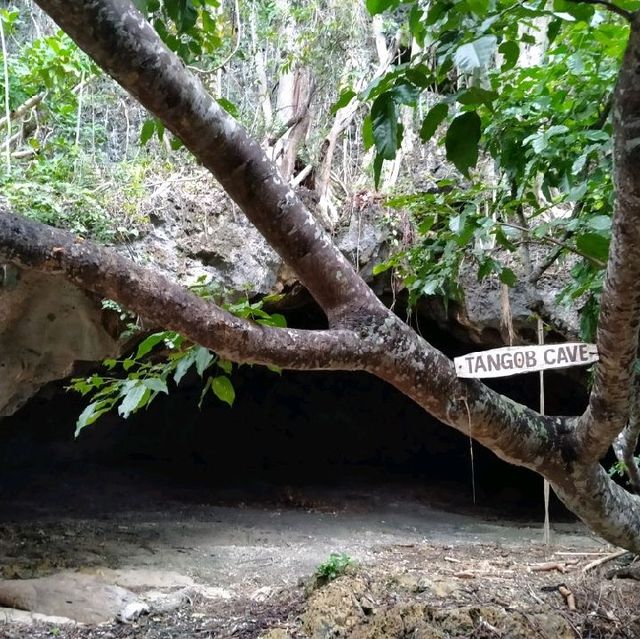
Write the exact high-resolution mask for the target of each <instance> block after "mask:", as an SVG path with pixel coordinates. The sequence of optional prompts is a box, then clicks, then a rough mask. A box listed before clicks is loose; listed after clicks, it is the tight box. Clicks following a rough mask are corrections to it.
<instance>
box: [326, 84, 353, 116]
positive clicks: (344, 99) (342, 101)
mask: <svg viewBox="0 0 640 639" xmlns="http://www.w3.org/2000/svg"><path fill="white" fill-rule="evenodd" d="M356 95H357V93H356V92H355V91H354V90H353V89H345V90H344V91H343V92H342V93H341V94H340V97H339V98H338V99H337V101H336V103H335V104H334V105H333V106H332V107H331V109H330V110H329V113H331V115H335V114H336V113H337V112H338V111H339V110H340V109H343V108H344V107H346V106H347V105H348V104H349V103H350V102H351V100H353V98H355V97H356Z"/></svg>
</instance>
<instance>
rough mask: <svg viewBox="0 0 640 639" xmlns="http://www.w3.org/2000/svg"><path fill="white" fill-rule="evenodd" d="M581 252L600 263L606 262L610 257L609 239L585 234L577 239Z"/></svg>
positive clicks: (598, 235) (595, 234) (593, 234)
mask: <svg viewBox="0 0 640 639" xmlns="http://www.w3.org/2000/svg"><path fill="white" fill-rule="evenodd" d="M576 246H577V247H578V249H579V250H580V251H582V252H583V253H585V254H586V255H588V256H589V257H592V258H594V259H596V260H599V261H600V262H606V261H607V257H608V255H609V238H607V237H605V236H604V235H600V234H599V233H584V234H583V235H578V237H577V238H576Z"/></svg>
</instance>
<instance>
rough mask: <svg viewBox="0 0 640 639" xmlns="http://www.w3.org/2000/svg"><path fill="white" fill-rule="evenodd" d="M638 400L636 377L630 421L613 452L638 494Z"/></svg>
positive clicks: (619, 436) (639, 477)
mask: <svg viewBox="0 0 640 639" xmlns="http://www.w3.org/2000/svg"><path fill="white" fill-rule="evenodd" d="M638 402H640V389H639V388H638V380H637V379H636V383H635V386H634V393H633V397H632V400H631V408H630V410H629V423H628V424H627V425H626V426H625V428H624V430H623V431H622V432H621V433H620V434H619V435H618V436H617V437H616V438H615V440H614V442H613V452H614V453H615V454H616V459H617V460H618V461H619V462H620V463H621V464H622V465H623V466H624V472H625V474H626V475H627V478H628V479H629V483H630V484H631V487H632V488H633V490H634V491H635V493H636V494H637V495H638V494H640V468H638V463H637V462H636V458H635V453H636V449H637V448H638V437H640V414H638V410H640V405H639V403H638Z"/></svg>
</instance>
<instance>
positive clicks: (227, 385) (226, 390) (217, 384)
mask: <svg viewBox="0 0 640 639" xmlns="http://www.w3.org/2000/svg"><path fill="white" fill-rule="evenodd" d="M211 390H212V391H213V393H214V395H215V396H216V397H217V398H218V399H220V400H222V401H223V402H226V403H227V404H229V406H233V402H234V400H235V398H236V392H235V390H234V389H233V384H232V383H231V380H230V379H229V378H228V377H227V376H226V375H218V376H217V377H214V378H213V380H212V381H211Z"/></svg>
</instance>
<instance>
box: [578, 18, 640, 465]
mask: <svg viewBox="0 0 640 639" xmlns="http://www.w3.org/2000/svg"><path fill="white" fill-rule="evenodd" d="M639 74H640V13H637V14H636V15H635V17H634V19H633V22H632V25H631V35H630V39H629V44H628V47H627V51H626V53H625V56H624V60H623V63H622V68H621V70H620V75H619V78H618V84H617V87H616V91H615V95H614V102H613V127H614V150H613V157H614V187H615V211H614V218H613V226H612V238H611V246H610V248H609V261H608V264H607V274H606V278H605V283H604V289H603V292H602V298H601V300H600V318H599V321H598V337H597V343H598V352H599V353H600V363H599V365H598V366H597V368H596V375H595V380H594V384H593V390H592V392H591V397H590V399H589V408H588V409H587V411H586V412H585V414H584V415H583V416H582V418H581V420H580V423H579V426H578V430H577V436H578V439H579V445H580V456H581V458H582V459H585V460H587V461H589V460H591V461H597V460H598V459H600V458H602V457H603V456H604V455H605V453H606V452H607V450H608V448H609V446H611V444H612V442H613V440H614V439H615V438H616V437H617V435H618V434H619V433H620V432H621V431H622V429H623V428H624V427H625V425H626V424H627V421H628V419H629V408H630V401H631V395H632V390H633V380H634V376H635V364H636V360H637V353H638V330H639V329H640V172H639V171H638V166H639V165H640V119H639V118H638V114H639V113H640V84H639V83H638V76H639Z"/></svg>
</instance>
